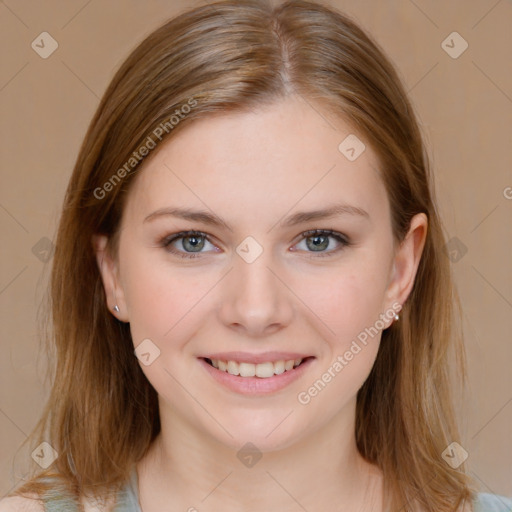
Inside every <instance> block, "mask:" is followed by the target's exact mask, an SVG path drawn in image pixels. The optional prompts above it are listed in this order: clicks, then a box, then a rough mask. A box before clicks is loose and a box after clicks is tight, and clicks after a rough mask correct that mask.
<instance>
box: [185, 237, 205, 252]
mask: <svg viewBox="0 0 512 512" xmlns="http://www.w3.org/2000/svg"><path fill="white" fill-rule="evenodd" d="M190 241H192V242H190ZM201 241H202V240H201V237H199V236H195V235H194V236H188V237H186V238H184V239H183V244H184V247H185V248H186V249H187V247H186V244H188V245H189V248H192V249H197V248H199V249H201V248H202V245H201ZM203 244H204V241H203Z"/></svg>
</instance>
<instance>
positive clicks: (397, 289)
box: [387, 213, 428, 304]
mask: <svg viewBox="0 0 512 512" xmlns="http://www.w3.org/2000/svg"><path fill="white" fill-rule="evenodd" d="M427 229H428V219H427V216H426V215H425V214H424V213H418V214H417V215H415V216H414V217H413V218H412V219H411V222H410V227H409V231H408V232H407V235H406V236H405V238H404V239H403V241H402V242H401V244H400V246H399V247H398V249H397V250H396V253H395V257H394V260H393V270H392V278H391V282H390V284H389V286H388V291H387V296H388V298H389V299H390V300H391V302H398V303H400V304H404V303H405V301H406V300H407V297H408V296H409V294H410V293H411V290H412V287H413V285H414V280H415V278H416V273H417V271H418V267H419V263H420V260H421V255H422V253H423V248H424V246H425V241H426V237H427Z"/></svg>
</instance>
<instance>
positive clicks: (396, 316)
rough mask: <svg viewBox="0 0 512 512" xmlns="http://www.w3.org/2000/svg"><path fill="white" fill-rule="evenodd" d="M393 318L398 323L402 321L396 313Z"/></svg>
mask: <svg viewBox="0 0 512 512" xmlns="http://www.w3.org/2000/svg"><path fill="white" fill-rule="evenodd" d="M393 318H394V319H395V322H396V321H397V320H400V317H399V316H398V313H395V316H394V317H393Z"/></svg>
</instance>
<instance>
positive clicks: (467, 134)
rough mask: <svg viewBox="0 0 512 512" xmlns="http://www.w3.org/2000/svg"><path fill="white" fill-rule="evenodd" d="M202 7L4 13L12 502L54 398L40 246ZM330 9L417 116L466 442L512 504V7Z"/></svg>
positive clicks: (2, 272)
mask: <svg viewBox="0 0 512 512" xmlns="http://www.w3.org/2000/svg"><path fill="white" fill-rule="evenodd" d="M201 3H202V2H201V1H194V2H192V1H163V0H160V1H158V0H153V1H148V2H142V1H135V0H124V1H123V0H113V1H108V2H107V1H103V2H101V1H100V0H90V1H87V0H73V1H71V0H69V1H66V2H57V1H55V0H51V1H50V0H47V1H45V2H39V1H35V0H17V1H16V0H5V1H3V2H1V3H0V48H1V52H2V67H1V70H0V108H1V112H2V114H1V116H2V117H1V134H0V135H1V141H0V148H1V162H2V171H1V189H0V226H1V230H2V243H1V245H2V252H1V262H0V312H1V333H2V338H1V357H0V433H1V435H0V496H2V495H4V494H5V493H6V492H8V491H9V489H11V488H12V487H13V486H14V485H15V483H16V482H17V480H18V479H19V478H20V477H21V476H22V474H23V472H24V471H25V470H24V469H23V468H24V466H25V467H27V464H29V463H30V464H33V462H32V461H31V459H30V456H29V454H26V453H22V452H18V453H17V455H16V464H14V463H13V461H14V456H15V454H16V452H17V450H18V447H19V445H20V444H21V442H22V441H23V440H24V439H25V437H26V434H27V433H28V432H29V431H30V430H31V428H32V427H33V425H34V424H35V421H36V419H37V418H38V415H39V414H40V412H41V410H42V405H43V402H44V399H45V397H46V393H47V389H45V388H43V380H42V376H43V369H44V357H43V356H42V355H40V354H38V340H37V330H36V327H37V324H36V313H37V305H38V303H39V301H40V299H41V296H42V293H43V290H44V287H45V283H46V281H47V275H48V270H49V264H50V263H51V260H50V261H49V262H48V263H47V264H44V263H43V261H41V259H43V260H44V259H45V254H46V253H45V252H44V251H45V248H46V247H47V245H48V241H47V240H46V241H45V240H43V241H41V239H43V238H44V237H47V238H48V239H50V240H51V239H53V237H54V233H55V229H56V223H57V219H58V215H59V209H60V206H61V202H62V199H63V194H64V190H65V186H66V184H67V180H68V178H69V176H70V173H71V169H72V166H73V164H74V160H75V158H76V155H77V151H78V147H79V144H80V143H81V140H82V138H83V136H84V134H85V130H86V127H87V125H88V123H89V121H90V119H91V117H92V115H93V112H94V110H95V108H96V106H97V104H98V101H99V98H100V96H101V95H102V93H103V91H104V89H105V88H106V86H107V84H108V82H109V81H110V79H111V77H112V75H113V72H114V70H115V69H116V68H117V67H118V66H119V64H120V62H121V61H122V60H123V59H124V58H125V57H126V56H127V54H128V53H129V51H130V50H131V49H132V48H133V47H134V45H135V44H136V43H137V42H138V41H140V40H141V39H142V38H143V37H144V36H146V35H147V34H148V33H149V32H151V31H152V30H153V29H154V28H156V27H157V26H158V25H160V24H161V23H163V22H164V21H165V20H166V19H167V18H169V17H171V16H172V15H174V14H175V13H177V12H179V11H181V10H183V9H184V8H186V7H189V6H194V5H200V4H201ZM330 3H331V4H333V5H335V6H337V7H339V8H340V9H341V10H342V11H344V12H346V13H347V14H349V15H351V16H353V17H354V18H355V19H356V20H357V21H359V22H360V24H361V25H362V26H363V27H365V28H366V29H367V30H368V31H369V32H370V33H371V34H373V35H374V37H375V38H376V39H377V41H378V42H380V43H381V45H382V46H383V47H384V49H385V50H386V51H387V52H388V54H389V56H390V57H391V59H392V60H393V61H394V63H395V64H396V65H397V66H398V68H399V71H400V74H401V76H402V78H403V80H404V82H405V84H406V87H407V89H408V90H409V91H410V94H411V97H412V100H413V102H414V104H415V106H416V108H417V110H418V113H419V115H420V120H421V123H422V126H423V129H424V132H425V136H426V137H427V142H428V144H429V146H430V153H431V156H432V160H433V166H434V169H435V173H436V181H437V192H438V195H439V203H440V207H441V213H442V215H444V219H445V224H446V228H447V232H448V235H449V238H452V237H455V239H454V240H452V242H450V244H451V245H450V249H451V254H452V258H453V260H454V262H453V269H454V273H455V277H456V280H457V284H458V287H459V290H460V293H461V296H462V303H463V307H464V328H465V332H466V341H467V352H468V356H469V364H470V367H469V377H470V379H469V380H470V383H469V384H470V387H469V389H468V393H467V402H464V403H463V404H461V411H462V406H464V411H463V412H461V413H460V416H461V420H462V431H463V435H464V437H463V439H462V444H463V446H464V448H465V450H466V451H467V452H468V453H469V459H468V462H469V464H470V468H471V473H472V475H473V476H474V477H475V478H476V479H477V480H478V481H479V482H480V484H481V488H482V490H484V491H488V492H497V493H500V494H504V495H509V496H512V433H511V432H512V371H511V361H512V342H511V332H512V329H511V328H512V320H511V319H512V286H511V285H512V270H511V268H512V267H511V265H510V262H511V258H510V255H511V249H512V223H511V219H512V188H511V187H512V151H511V147H512V135H511V134H512V130H511V125H512V66H511V57H510V55H511V50H512V31H511V27H512V3H511V2H510V0H500V1H497V0H472V1H470V0H450V1H449V2H448V1H442V0H437V1H436V0H415V1H413V0H392V1H386V2H383V1H378V0H364V1H361V0H359V1H358V0H350V1H349V0H346V1H345V0H338V1H334V0H332V1H331V2H330ZM43 31H46V32H49V33H50V34H51V36H52V37H53V38H54V39H55V40H56V41H57V42H58V49H57V50H56V51H55V52H54V53H53V54H52V55H51V56H49V57H48V58H47V59H43V58H41V57H40V56H39V55H38V54H37V53H36V52H35V51H34V50H33V49H32V47H31V43H32V41H34V40H36V38H37V37H38V36H39V34H41V32H43ZM454 31H456V32H458V33H459V34H460V35H461V36H462V37H463V38H464V40H465V41H467V43H468V44H469V47H468V48H467V50H466V51H465V52H464V53H462V54H461V55H460V56H459V57H458V58H456V59H454V58H452V57H451V56H450V55H448V54H447V53H446V52H445V50H444V49H443V47H442V42H443V41H444V40H445V39H446V38H447V37H448V36H449V35H450V34H451V33H452V32H454ZM38 40H39V39H38ZM448 41H450V39H448ZM36 42H37V41H36ZM461 43H462V41H461V40H454V43H453V45H452V43H451V42H449V43H448V44H450V45H452V46H454V50H457V49H460V48H461V46H460V45H461ZM507 187H509V188H507ZM36 244H38V245H36ZM45 244H46V245H45ZM34 246H36V248H35V249H33V248H34ZM465 251H467V252H465ZM46 256H47V254H46ZM456 260H458V261H456Z"/></svg>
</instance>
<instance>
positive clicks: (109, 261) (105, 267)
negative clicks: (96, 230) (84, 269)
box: [92, 235, 128, 322]
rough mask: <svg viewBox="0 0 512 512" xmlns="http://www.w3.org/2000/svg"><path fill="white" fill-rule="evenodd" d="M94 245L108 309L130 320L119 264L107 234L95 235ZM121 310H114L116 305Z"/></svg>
mask: <svg viewBox="0 0 512 512" xmlns="http://www.w3.org/2000/svg"><path fill="white" fill-rule="evenodd" d="M92 245H93V248H94V252H95V254H96V262H97V263H98V268H99V271H100V274H101V279H102V281H103V288H104V290H105V299H106V303H107V304H108V309H109V311H110V313H111V314H112V315H114V316H115V317H116V318H117V319H118V320H121V321H122V322H128V311H127V308H126V301H125V297H124V292H123V289H122V287H121V285H120V281H119V269H118V264H117V262H116V261H115V259H114V258H113V257H112V254H111V252H110V251H109V248H108V237H107V236H106V235H93V237H92ZM116 305H117V307H118V308H119V311H115V310H114V306H116Z"/></svg>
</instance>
